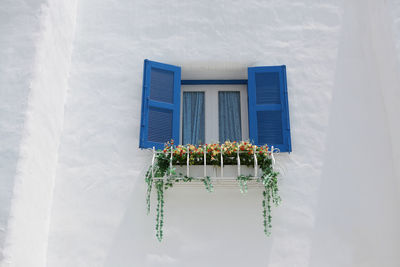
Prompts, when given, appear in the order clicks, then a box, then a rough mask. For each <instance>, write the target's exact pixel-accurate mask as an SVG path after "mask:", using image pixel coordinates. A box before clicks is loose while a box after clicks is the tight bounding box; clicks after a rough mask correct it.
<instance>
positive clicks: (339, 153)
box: [310, 0, 400, 267]
mask: <svg viewBox="0 0 400 267" xmlns="http://www.w3.org/2000/svg"><path fill="white" fill-rule="evenodd" d="M384 11H385V4H384V1H374V0H371V1H347V2H346V4H345V14H344V23H343V25H344V27H343V30H342V39H341V44H340V47H339V54H338V65H337V72H336V86H335V91H334V95H333V100H332V108H331V112H330V114H331V118H330V124H329V132H328V137H327V140H326V142H327V150H326V153H325V158H324V162H325V165H324V168H323V173H322V183H321V191H320V197H319V207H318V210H317V221H316V230H315V232H314V238H313V246H312V254H311V264H310V266H313V267H314V266H315V267H317V266H318V267H319V266H332V267H333V266H341V267H346V266H349V267H350V266H352V267H354V266H362V267H368V266H370V267H376V266H385V267H395V266H396V267H397V266H399V263H400V254H399V253H398V252H399V251H400V246H399V242H400V234H399V229H398V225H399V224H400V221H399V199H398V197H397V195H398V187H397V186H398V184H397V182H398V180H397V178H396V169H395V168H396V166H395V164H396V162H395V161H394V157H393V156H392V149H394V146H393V140H392V141H391V127H390V126H391V125H390V124H391V123H394V121H391V120H390V119H391V118H393V116H392V117H391V115H394V114H387V111H388V106H390V105H392V106H393V104H394V103H395V102H393V101H396V99H388V98H387V99H386V102H385V99H384V96H385V94H386V96H387V93H388V91H387V90H388V87H390V86H391V88H389V89H393V88H396V87H398V86H399V84H398V83H397V82H398V78H396V77H397V73H398V68H397V69H393V68H392V66H393V64H391V63H393V60H394V61H396V56H395V50H394V40H393V37H392V36H391V35H390V34H388V31H387V30H386V31H385V30H383V29H384V28H385V27H386V28H387V27H390V25H391V24H390V22H389V21H388V22H385V19H387V18H386V17H385V12H384ZM395 63H396V62H395ZM394 65H396V64H394ZM397 66H398V65H397ZM382 73H385V75H386V77H385V76H383V75H382ZM383 78H385V79H383ZM388 81H389V82H388ZM396 81H397V82H396ZM385 90H386V92H385ZM388 100H389V101H392V103H391V102H388ZM397 100H398V99H397ZM397 104H398V103H397ZM389 111H390V109H389ZM397 111H398V108H397ZM392 126H393V125H392ZM392 130H393V128H392ZM394 138H398V136H397V137H394ZM321 264H322V265H321Z"/></svg>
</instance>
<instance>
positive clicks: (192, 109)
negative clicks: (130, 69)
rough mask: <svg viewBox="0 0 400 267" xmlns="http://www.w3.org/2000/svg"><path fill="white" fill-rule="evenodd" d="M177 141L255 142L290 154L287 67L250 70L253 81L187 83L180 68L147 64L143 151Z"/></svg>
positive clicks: (141, 140)
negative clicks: (182, 78)
mask: <svg viewBox="0 0 400 267" xmlns="http://www.w3.org/2000/svg"><path fill="white" fill-rule="evenodd" d="M171 139H174V140H175V141H176V143H183V144H186V143H192V144H193V143H197V144H199V143H207V142H212V141H219V142H221V143H222V142H224V141H225V140H230V141H234V140H247V139H249V140H250V141H252V142H253V143H255V144H258V145H264V144H268V145H270V146H271V145H273V146H274V147H276V148H279V149H280V151H282V152H290V151H291V139H290V123H289V108H288V95H287V86H286V67H285V66H269V67H249V68H248V80H181V68H180V67H178V66H173V65H168V64H163V63H159V62H154V61H150V60H145V62H144V72H143V92H142V118H141V127H140V143H139V147H141V148H151V147H153V146H154V147H156V148H158V149H160V148H162V147H163V144H164V143H165V142H167V141H169V140H171ZM179 140H182V142H179Z"/></svg>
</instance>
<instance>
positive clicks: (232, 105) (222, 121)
mask: <svg viewBox="0 0 400 267" xmlns="http://www.w3.org/2000/svg"><path fill="white" fill-rule="evenodd" d="M218 119H219V142H220V143H223V142H225V141H240V140H241V139H242V120H241V116H240V92H225V91H221V92H218Z"/></svg>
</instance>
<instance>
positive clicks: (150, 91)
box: [139, 59, 181, 149]
mask: <svg viewBox="0 0 400 267" xmlns="http://www.w3.org/2000/svg"><path fill="white" fill-rule="evenodd" d="M180 97H181V68H180V67H177V66H172V65H168V64H163V63H159V62H155V61H150V60H147V59H146V60H145V61H144V70H143V92H142V118H141V126H140V141H139V147H140V148H151V147H153V146H154V147H156V148H157V149H162V148H163V147H164V143H165V142H167V141H169V140H171V139H173V140H175V143H176V144H178V143H179V116H180V115H179V112H180Z"/></svg>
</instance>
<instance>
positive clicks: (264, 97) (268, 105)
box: [247, 66, 291, 152]
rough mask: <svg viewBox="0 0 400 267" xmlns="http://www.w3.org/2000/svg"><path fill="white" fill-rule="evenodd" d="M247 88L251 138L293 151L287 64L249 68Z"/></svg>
mask: <svg viewBox="0 0 400 267" xmlns="http://www.w3.org/2000/svg"><path fill="white" fill-rule="evenodd" d="M247 89H248V101H249V135H250V140H252V141H253V142H255V143H256V144H258V145H265V144H267V145H269V146H274V147H276V148H278V149H280V151H282V152H290V151H291V140H290V125H289V108H288V99H287V87H286V67H285V66H270V67H252V68H249V69H248V87H247Z"/></svg>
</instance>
